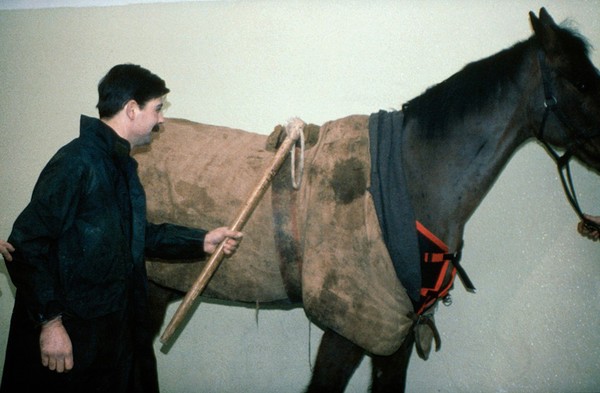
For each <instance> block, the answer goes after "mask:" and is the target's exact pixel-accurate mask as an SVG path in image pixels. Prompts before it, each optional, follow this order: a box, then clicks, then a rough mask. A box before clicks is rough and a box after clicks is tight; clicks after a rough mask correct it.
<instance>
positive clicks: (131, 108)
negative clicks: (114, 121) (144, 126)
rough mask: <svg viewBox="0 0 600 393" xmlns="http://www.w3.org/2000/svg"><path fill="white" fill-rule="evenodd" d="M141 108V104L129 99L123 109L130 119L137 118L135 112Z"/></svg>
mask: <svg viewBox="0 0 600 393" xmlns="http://www.w3.org/2000/svg"><path fill="white" fill-rule="evenodd" d="M138 109H139V105H138V103H137V102H136V101H135V100H129V101H127V102H126V103H125V106H123V110H124V111H125V115H126V116H127V117H128V118H129V119H130V120H133V119H135V112H136V111H137V110H138Z"/></svg>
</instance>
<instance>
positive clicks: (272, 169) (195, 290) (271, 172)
mask: <svg viewBox="0 0 600 393" xmlns="http://www.w3.org/2000/svg"><path fill="white" fill-rule="evenodd" d="M303 127H304V123H303V122H302V121H301V120H299V119H293V120H291V121H290V122H289V123H288V125H287V126H286V131H287V137H286V139H285V140H284V141H283V143H282V144H281V146H280V147H279V150H277V152H276V153H275V157H274V158H273V161H272V162H271V165H270V166H269V168H268V169H267V170H266V171H265V173H264V174H263V176H262V178H261V179H260V181H259V183H258V185H257V186H256V188H255V189H254V191H252V194H251V195H250V197H249V198H248V200H247V201H246V203H245V204H244V206H243V207H242V209H241V211H240V213H239V214H238V215H237V218H236V219H235V221H234V222H233V224H232V225H231V227H230V228H231V230H233V231H241V230H242V228H243V227H244V225H245V224H246V222H247V221H248V219H249V218H250V216H251V215H252V213H253V212H254V209H255V208H256V206H257V205H258V203H259V202H260V200H261V199H262V197H263V195H264V193H265V192H266V190H267V189H268V188H269V186H270V185H271V181H272V180H273V177H275V175H276V174H277V171H279V168H280V167H281V165H282V164H283V162H284V161H285V158H286V154H287V153H288V152H289V151H290V149H292V148H293V147H294V145H295V144H296V141H297V140H298V138H299V137H300V133H301V132H302V129H303ZM292 165H293V163H292ZM226 241H227V239H225V240H223V241H222V242H221V244H219V246H218V247H217V249H216V250H215V252H214V253H213V254H212V255H211V257H210V259H209V260H208V262H207V263H206V266H204V269H203V270H202V271H201V272H200V275H198V278H197V279H196V281H195V282H194V284H193V285H192V287H191V288H190V289H189V291H188V292H187V293H186V295H185V297H184V299H183V300H182V301H181V304H180V305H179V307H178V308H177V311H176V312H175V314H174V315H173V318H171V322H169V324H168V325H167V328H166V329H165V331H164V332H163V334H162V336H161V337H160V341H161V342H162V343H163V344H166V343H167V342H168V341H169V339H170V338H171V336H172V335H173V333H174V332H175V330H176V329H177V327H178V326H179V325H180V324H181V322H182V321H183V319H184V318H185V315H186V313H187V311H188V310H189V308H190V307H191V306H192V304H193V302H194V300H195V299H196V298H197V297H198V296H199V295H200V294H201V293H202V291H204V289H205V288H206V286H207V285H208V282H209V281H210V279H211V278H212V276H213V274H214V273H215V271H216V270H217V268H218V267H219V265H220V264H221V261H222V260H223V257H224V253H223V247H224V245H225V242H226Z"/></svg>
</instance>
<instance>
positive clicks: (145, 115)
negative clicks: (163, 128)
mask: <svg viewBox="0 0 600 393" xmlns="http://www.w3.org/2000/svg"><path fill="white" fill-rule="evenodd" d="M164 100H165V98H164V97H160V98H155V99H152V100H150V101H148V102H146V105H144V107H143V108H141V107H140V106H139V105H138V106H137V108H136V110H135V119H134V129H133V132H132V134H131V140H130V141H129V142H130V143H131V146H132V147H135V146H142V145H147V144H148V143H150V141H151V140H152V129H154V127H156V126H158V125H159V124H161V123H162V122H164V120H165V118H164V117H163V113H162V109H163V105H164Z"/></svg>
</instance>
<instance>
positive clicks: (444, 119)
mask: <svg viewBox="0 0 600 393" xmlns="http://www.w3.org/2000/svg"><path fill="white" fill-rule="evenodd" d="M533 41H534V38H533V37H532V38H530V39H528V40H527V41H523V42H519V43H517V44H515V45H514V46H512V47H510V48H508V49H505V50H503V51H501V52H498V53H496V54H495V55H492V56H490V57H487V58H485V59H482V60H479V61H475V62H473V63H469V64H467V65H466V66H465V67H464V68H463V69H462V70H461V71H459V72H457V73H455V74H454V75H452V76H451V77H450V78H448V79H446V80H445V81H443V82H441V83H439V84H437V85H434V86H432V87H430V88H429V89H427V90H426V91H425V92H424V93H423V94H421V95H420V96H418V97H415V98H413V99H412V100H411V101H409V102H408V103H406V104H404V105H403V107H402V110H403V111H404V113H405V116H406V120H411V119H416V120H417V121H418V122H419V124H420V126H421V127H422V128H423V129H424V130H426V134H427V136H429V137H433V136H435V135H439V134H440V133H442V132H443V130H445V129H447V126H448V125H449V123H451V122H456V121H460V120H462V119H463V118H464V117H465V116H467V115H468V114H470V113H473V112H478V111H480V110H482V109H483V108H486V107H487V106H488V105H489V104H490V103H491V102H493V101H494V100H496V99H497V98H499V96H500V95H501V94H502V92H503V91H505V90H506V87H508V86H509V85H511V84H513V83H515V81H516V78H517V76H518V75H519V71H520V67H521V65H522V63H523V59H524V57H525V53H526V52H527V49H528V48H529V47H530V46H531V45H532V42H533Z"/></svg>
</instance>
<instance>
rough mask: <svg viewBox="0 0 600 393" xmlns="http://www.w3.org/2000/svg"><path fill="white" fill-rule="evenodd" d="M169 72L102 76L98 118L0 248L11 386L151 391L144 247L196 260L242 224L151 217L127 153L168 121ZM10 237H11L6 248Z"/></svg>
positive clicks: (50, 171) (234, 241) (84, 126)
mask: <svg viewBox="0 0 600 393" xmlns="http://www.w3.org/2000/svg"><path fill="white" fill-rule="evenodd" d="M168 92H169V89H168V88H167V87H166V86H165V82H164V81H163V80H162V79H161V78H159V77H158V76H156V75H154V74H152V73H151V72H150V71H148V70H146V69H144V68H142V67H140V66H137V65H132V64H122V65H117V66H115V67H113V68H112V69H111V70H110V71H109V72H108V74H107V75H106V76H105V77H104V78H103V79H102V80H101V81H100V83H99V85H98V93H99V99H98V105H97V108H98V111H99V115H100V116H99V119H96V118H90V117H87V116H81V122H80V136H79V137H78V138H76V139H74V140H73V141H71V142H70V143H68V144H67V145H65V146H64V147H63V148H61V149H60V150H59V151H58V152H57V153H56V154H55V155H54V157H52V159H51V160H50V161H49V163H48V164H47V165H46V167H45V168H44V169H43V171H42V173H41V174H40V177H39V179H38V181H37V183H36V186H35V188H34V191H33V194H32V199H31V201H30V203H29V204H28V205H27V207H26V208H25V209H24V210H23V212H22V213H21V214H20V215H19V217H18V218H17V220H16V221H15V224H14V226H13V231H12V233H11V235H10V237H9V239H8V242H2V244H1V246H2V250H0V251H2V255H3V257H4V258H5V259H6V260H7V261H8V260H9V258H11V252H12V259H13V261H12V262H9V263H7V264H6V266H7V269H8V272H9V274H10V277H11V280H12V281H13V283H14V285H15V286H16V288H17V290H16V295H15V305H14V309H13V315H12V319H11V326H10V332H9V338H8V345H7V351H6V361H5V365H4V372H3V376H2V385H1V386H0V391H1V392H2V393H9V392H11V393H12V392H38V391H39V392H111V393H112V392H114V393H117V392H132V391H143V392H149V391H150V392H151V391H158V383H157V378H156V371H155V370H156V361H155V358H154V353H153V350H152V337H150V334H148V332H147V330H146V322H147V318H146V317H147V311H148V310H147V298H146V297H147V293H146V291H147V277H146V270H145V265H144V260H145V257H156V258H164V259H174V258H177V259H193V258H195V259H197V258H201V257H204V256H205V253H212V252H214V251H215V249H216V247H217V246H218V245H219V244H220V243H221V242H222V241H225V246H224V253H225V254H226V255H231V254H232V253H234V252H235V250H236V249H237V247H238V245H239V242H240V241H241V238H242V234H241V233H240V232H234V231H230V230H228V229H227V228H225V227H222V228H217V229H215V230H213V231H210V232H207V231H205V230H201V229H193V228H186V227H182V226H177V225H172V224H161V225H154V224H150V223H147V222H146V201H145V193H144V190H143V188H142V185H141V184H140V181H139V178H138V175H137V163H136V162H135V160H134V159H133V158H131V156H130V154H129V153H130V150H131V148H133V147H136V146H141V145H144V144H147V143H149V142H150V139H151V131H152V130H153V129H155V128H156V127H157V126H158V125H159V124H160V123H162V122H163V121H164V118H163V115H162V112H161V110H162V106H163V103H164V96H165V95H166V94H167V93H168ZM13 246H14V247H13Z"/></svg>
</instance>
